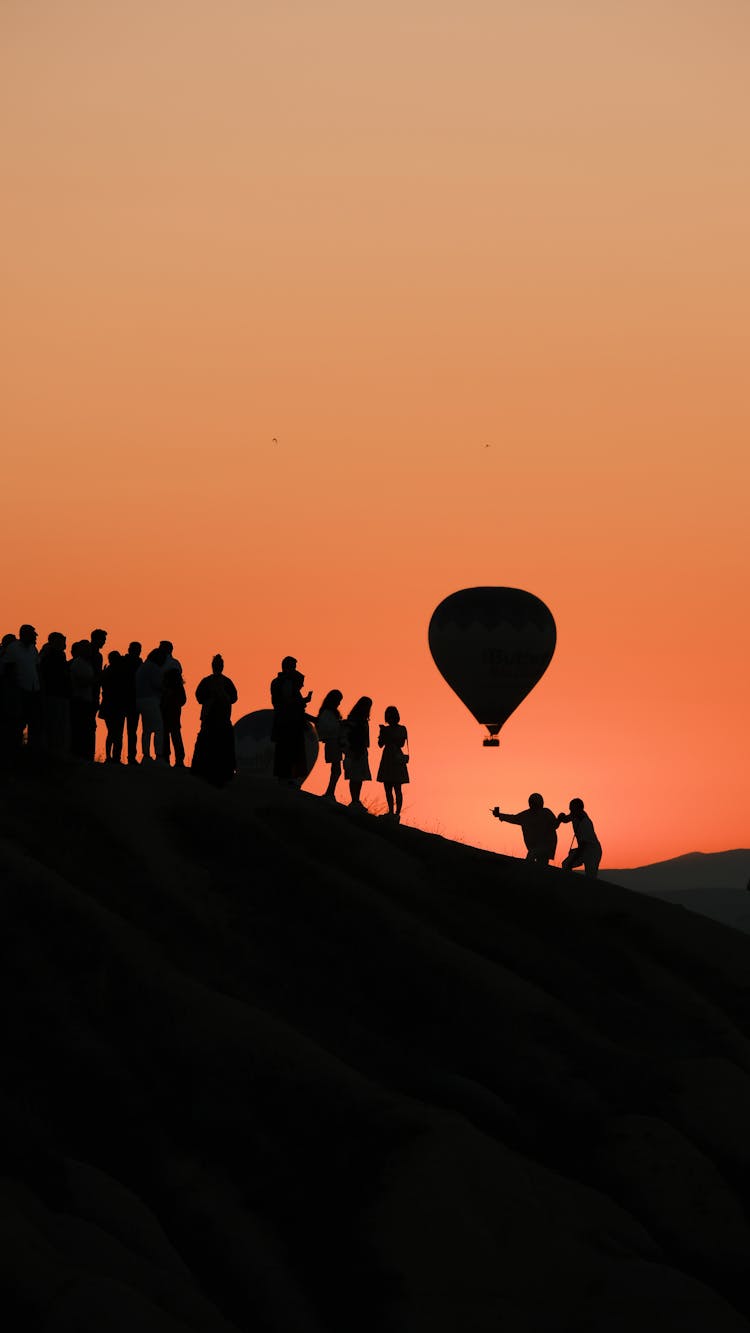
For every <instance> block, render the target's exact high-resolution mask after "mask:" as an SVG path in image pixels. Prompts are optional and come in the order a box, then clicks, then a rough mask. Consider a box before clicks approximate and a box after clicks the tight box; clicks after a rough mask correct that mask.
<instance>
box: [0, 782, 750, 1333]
mask: <svg viewBox="0 0 750 1333" xmlns="http://www.w3.org/2000/svg"><path fill="white" fill-rule="evenodd" d="M0 835H1V840H0V857H1V859H2V875H3V878H2V897H1V899H0V901H1V902H2V936H1V938H2V948H3V959H2V970H1V972H0V976H1V977H2V986H3V994H2V1001H3V1006H2V1007H3V1014H4V1018H5V1042H4V1063H3V1075H4V1077H3V1083H2V1093H1V1094H0V1116H1V1118H2V1119H1V1123H2V1131H3V1132H2V1135H1V1137H0V1144H1V1145H2V1146H1V1151H2V1154H3V1184H2V1197H1V1199H0V1210H1V1211H0V1217H1V1218H2V1234H3V1247H2V1260H1V1262H2V1269H3V1277H2V1285H3V1293H4V1294H3V1297H2V1301H3V1305H4V1309H3V1313H4V1315H5V1323H4V1327H5V1328H8V1329H16V1328H17V1329H22V1330H24V1333H27V1331H29V1330H36V1329H38V1330H44V1333H89V1330H90V1331H91V1333H103V1331H106V1333H112V1331H114V1333H133V1331H134V1330H138V1331H139V1333H140V1331H141V1330H145V1331H146V1333H151V1330H153V1331H154V1333H156V1331H157V1330H159V1331H161V1330H168V1331H169V1333H188V1330H206V1331H207V1333H208V1331H209V1330H210V1331H211V1333H213V1331H214V1330H215V1331H216V1333H219V1330H221V1333H228V1331H229V1330H243V1331H244V1330H253V1331H255V1330H259V1331H260V1333H263V1331H266V1330H269V1331H270V1330H273V1331H274V1333H339V1331H340V1333H355V1331H356V1333H360V1330H364V1331H365V1333H367V1330H371V1331H372V1333H386V1330H387V1333H392V1331H395V1333H436V1331H437V1333H443V1330H445V1331H448V1330H450V1331H451V1333H453V1330H456V1331H457V1333H458V1331H459V1330H460V1331H461V1333H464V1331H466V1333H485V1331H486V1333H490V1330H492V1333H496V1330H497V1329H499V1328H502V1329H504V1330H510V1331H511V1333H516V1331H518V1333H558V1331H560V1333H562V1331H563V1330H564V1331H565V1333H598V1331H599V1330H605V1329H606V1330H614V1333H634V1331H635V1330H637V1333H656V1331H657V1330H659V1333H662V1330H664V1329H667V1328H669V1329H672V1328H674V1329H677V1330H680V1331H681V1333H691V1331H692V1330H707V1331H708V1330H711V1333H739V1331H740V1330H745V1333H747V1330H749V1329H750V1291H749V1290H748V1279H747V1260H748V1254H750V1226H749V1225H748V1220H747V1216H746V1208H747V1203H748V1198H749V1197H750V1135H749V1134H748V1128H747V1126H748V1123H750V1042H749V1041H748V1035H747V1034H748V1023H749V1022H750V994H749V992H748V977H749V976H750V940H747V939H746V938H745V937H743V936H742V935H740V934H738V933H736V932H734V931H729V930H726V929H724V928H723V927H721V926H719V925H716V924H714V923H712V922H710V921H707V920H704V919H700V918H698V917H696V916H694V915H692V914H690V913H688V912H684V911H682V910H680V909H678V908H674V907H671V906H669V905H667V904H665V903H663V902H661V901H658V900H653V899H649V898H646V897H645V896H642V895H637V894H633V893H630V892H627V891H625V890H624V889H621V888H618V887H616V886H613V885H609V884H607V883H605V882H602V881H599V882H598V883H587V882H586V881H585V880H583V879H581V878H576V877H574V876H571V875H565V874H563V873H562V872H559V871H555V870H546V869H540V868H534V867H530V866H528V865H526V864H525V863H524V862H522V861H515V860H510V859H506V858H503V857H500V856H496V855H493V854H491V853H488V852H482V851H478V850H476V849H472V848H469V847H464V846H459V845H457V844H454V843H450V842H447V841H445V840H443V839H441V838H438V837H435V836H431V835H429V834H425V833H421V832H419V831H417V830H414V829H410V828H407V827H403V826H402V827H393V826H390V825H388V824H387V823H386V822H385V821H382V820H375V819H370V818H368V817H367V816H352V815H350V814H349V813H348V812H346V811H344V810H342V809H337V808H334V807H331V806H328V805H327V804H325V803H324V802H322V801H320V800H318V799H316V798H314V797H311V796H308V795H305V794H298V793H296V792H291V791H288V790H280V789H278V788H277V787H275V786H273V785H272V784H270V783H269V784H267V783H264V782H260V781H253V780H252V779H246V780H242V781H237V782H236V783H235V785H234V786H233V787H232V788H231V789H230V790H228V791H226V792H217V791H214V790H213V789H211V788H208V787H204V786H202V785H201V784H200V783H199V782H198V781H197V780H194V779H192V778H191V776H190V774H180V773H172V772H170V773H167V772H164V771H161V770H153V771H141V770H136V771H133V770H127V769H124V770H117V769H107V768H102V767H99V766H97V767H96V768H86V767H82V768H80V769H78V768H74V769H71V770H61V771H60V772H59V773H57V774H48V775H47V776H45V777H43V778H40V779H39V780H38V781H37V783H32V782H31V781H30V780H28V779H18V780H15V781H13V782H11V783H7V782H6V783H5V784H4V787H3V791H2V803H1V813H0Z"/></svg>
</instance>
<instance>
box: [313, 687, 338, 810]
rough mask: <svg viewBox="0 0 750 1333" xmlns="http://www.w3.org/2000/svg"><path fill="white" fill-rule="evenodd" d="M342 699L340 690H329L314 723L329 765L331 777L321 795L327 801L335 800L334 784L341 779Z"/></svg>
mask: <svg viewBox="0 0 750 1333" xmlns="http://www.w3.org/2000/svg"><path fill="white" fill-rule="evenodd" d="M343 697H344V696H343V694H342V693H341V690H329V691H328V693H327V695H326V697H325V699H324V700H323V703H322V705H321V709H320V712H319V713H318V717H317V721H316V723H315V730H316V731H317V733H318V740H319V741H322V743H323V754H324V756H325V761H326V763H327V764H330V765H331V776H330V778H329V779H328V787H327V788H326V790H325V792H324V793H323V795H324V797H325V799H326V800H327V801H335V800H336V796H335V792H336V783H337V782H338V780H339V778H340V777H341V759H342V756H343V753H344V746H343V729H344V723H343V720H342V717H341V713H340V711H339V704H340V703H341V700H342V699H343Z"/></svg>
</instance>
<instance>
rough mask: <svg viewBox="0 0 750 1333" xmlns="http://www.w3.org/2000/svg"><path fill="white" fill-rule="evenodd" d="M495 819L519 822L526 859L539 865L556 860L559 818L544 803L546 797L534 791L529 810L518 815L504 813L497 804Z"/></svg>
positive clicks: (509, 822) (504, 821)
mask: <svg viewBox="0 0 750 1333" xmlns="http://www.w3.org/2000/svg"><path fill="white" fill-rule="evenodd" d="M492 813H493V815H494V816H495V819H499V820H500V821H501V822H502V823H504V824H519V825H520V827H521V832H522V834H523V840H524V842H525V843H526V860H527V861H536V862H537V864H538V865H542V866H546V865H549V863H550V861H554V859H555V852H556V851H557V823H558V821H557V819H556V818H555V816H554V815H553V813H552V811H551V810H548V809H547V806H546V805H545V804H544V797H543V796H540V795H539V792H538V791H533V792H532V793H531V795H530V797H529V808H528V810H521V811H520V813H519V814H517V815H508V814H504V813H503V811H502V810H499V809H498V807H497V806H495V808H494V810H493V811H492Z"/></svg>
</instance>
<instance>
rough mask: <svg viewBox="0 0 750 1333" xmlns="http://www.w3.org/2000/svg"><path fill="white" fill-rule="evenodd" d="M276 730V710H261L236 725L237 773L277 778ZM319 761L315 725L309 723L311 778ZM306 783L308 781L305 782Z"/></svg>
mask: <svg viewBox="0 0 750 1333" xmlns="http://www.w3.org/2000/svg"><path fill="white" fill-rule="evenodd" d="M272 727H273V709H272V708H258V709H257V710H256V711H255V712H254V713H246V714H245V716H244V717H239V718H238V719H237V721H236V722H235V724H234V748H235V753H236V755H237V772H238V773H252V774H253V776H254V777H256V778H272V777H273V756H274V750H275V746H274V743H273V741H272V740H271V728H272ZM317 757H318V738H317V736H316V735H315V729H314V727H313V725H312V723H311V722H306V723H305V758H306V760H307V773H306V774H305V779H306V778H308V777H309V776H310V773H311V771H312V768H313V765H314V764H315V760H316V759H317ZM303 780H304V779H303Z"/></svg>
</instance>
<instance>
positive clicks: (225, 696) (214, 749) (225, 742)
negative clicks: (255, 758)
mask: <svg viewBox="0 0 750 1333" xmlns="http://www.w3.org/2000/svg"><path fill="white" fill-rule="evenodd" d="M195 697H196V699H197V700H198V703H199V704H200V706H201V726H200V731H199V732H198V735H197V737H196V740H195V750H194V751H193V763H192V769H193V772H194V773H197V774H198V775H199V776H200V777H202V778H205V779H206V780H207V781H208V782H213V783H215V784H216V786H217V787H223V786H224V784H225V783H227V782H229V781H230V779H231V778H232V777H233V776H234V770H235V755H234V728H233V727H232V704H235V703H236V702H237V689H236V687H235V685H234V682H233V681H231V680H230V679H229V677H228V676H225V675H224V658H223V657H222V656H221V654H220V653H217V654H216V656H215V657H214V658H213V660H212V662H211V675H210V676H204V677H203V680H202V681H201V682H200V684H199V686H198V688H197V690H196V691H195Z"/></svg>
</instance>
